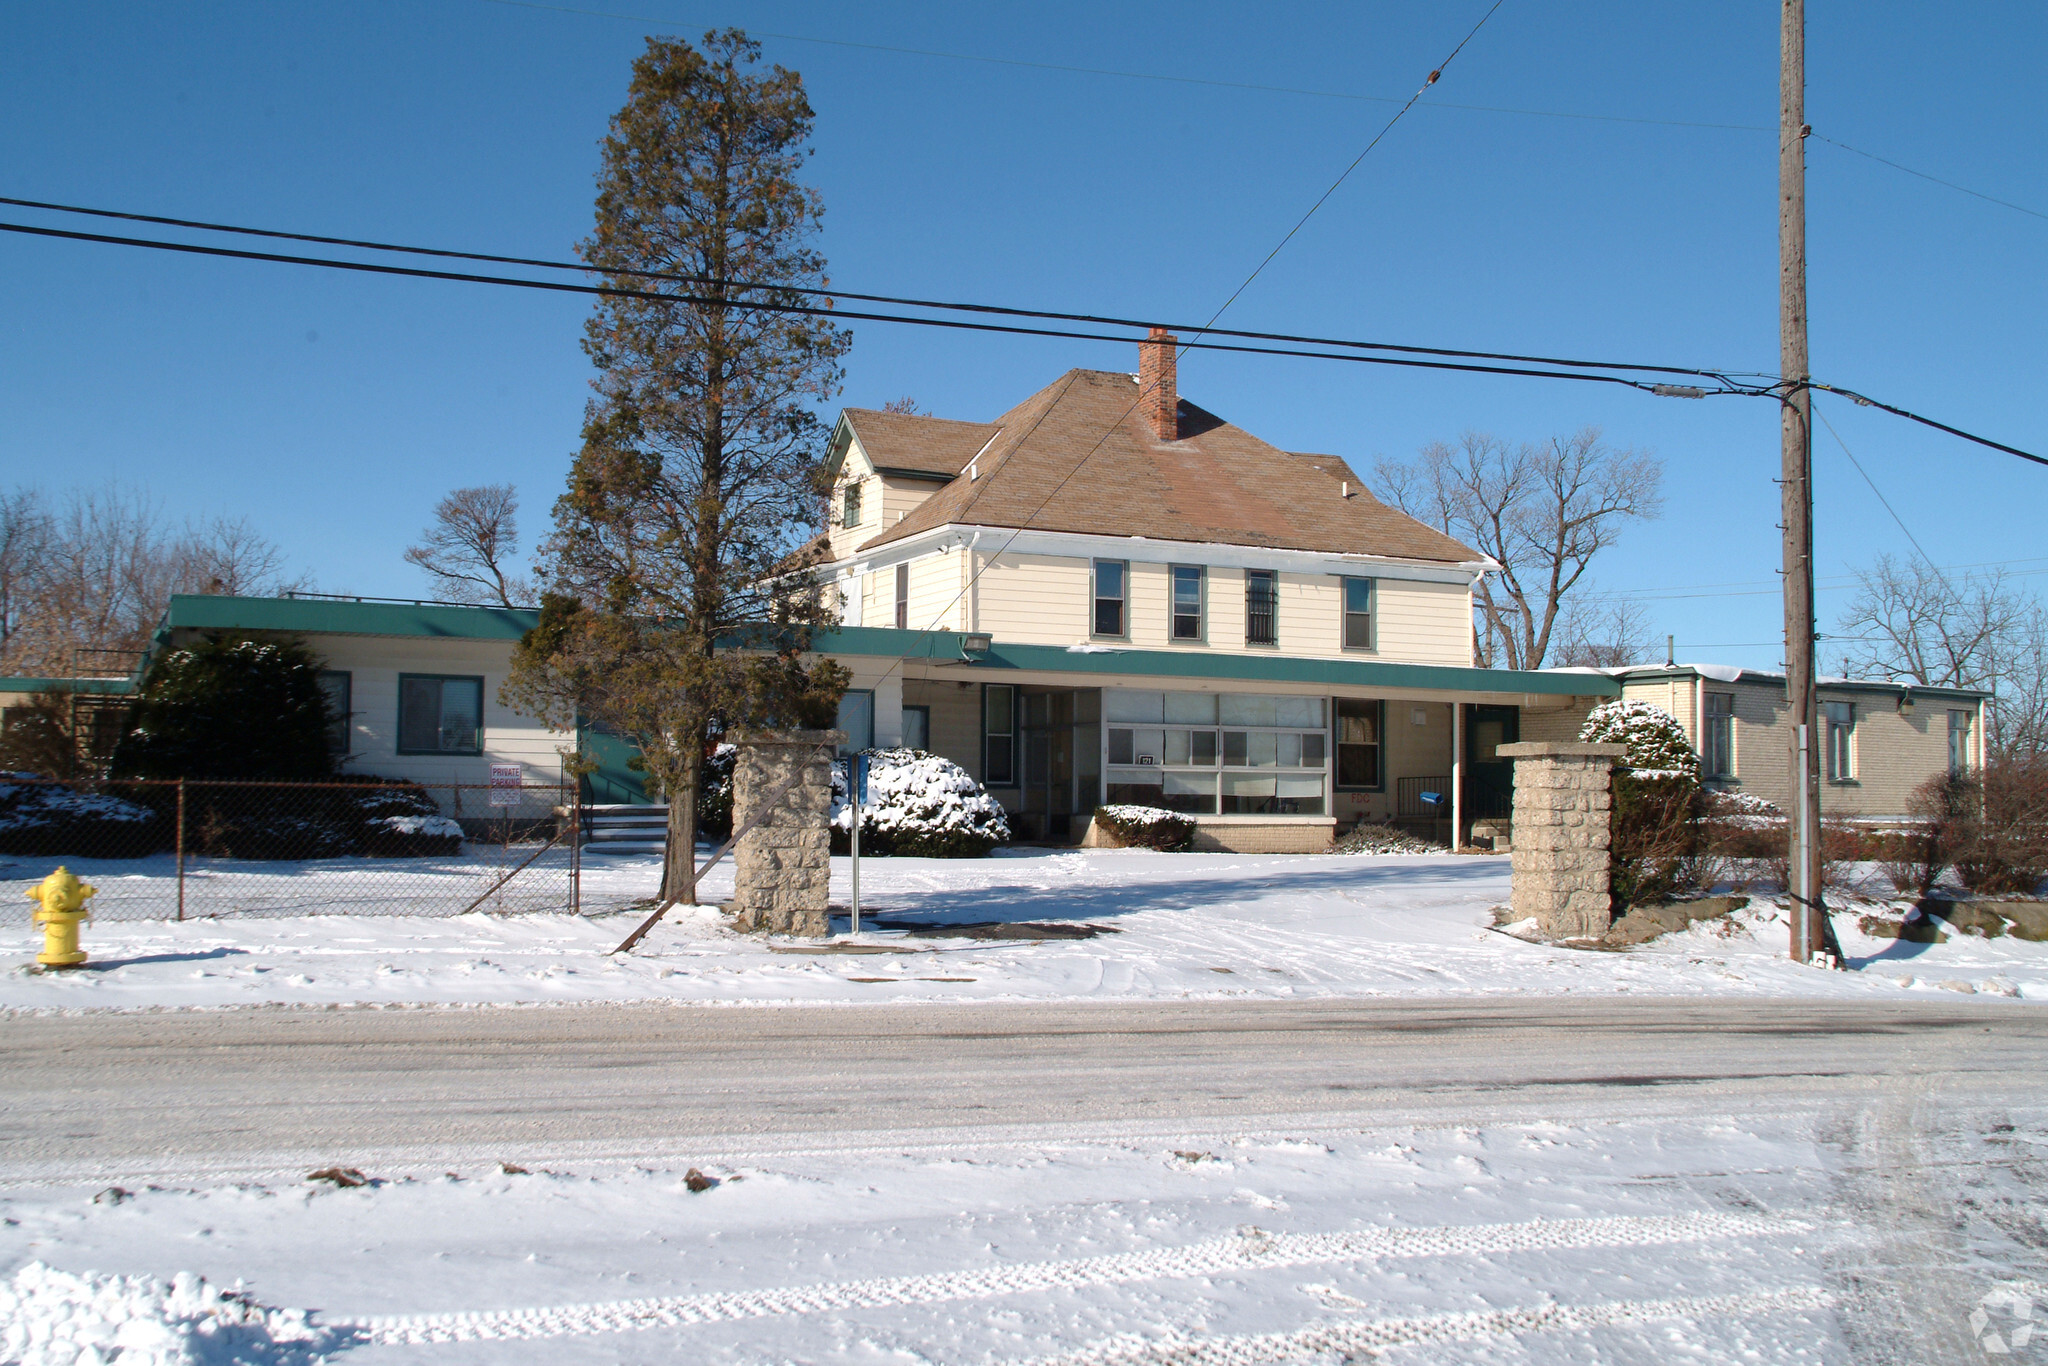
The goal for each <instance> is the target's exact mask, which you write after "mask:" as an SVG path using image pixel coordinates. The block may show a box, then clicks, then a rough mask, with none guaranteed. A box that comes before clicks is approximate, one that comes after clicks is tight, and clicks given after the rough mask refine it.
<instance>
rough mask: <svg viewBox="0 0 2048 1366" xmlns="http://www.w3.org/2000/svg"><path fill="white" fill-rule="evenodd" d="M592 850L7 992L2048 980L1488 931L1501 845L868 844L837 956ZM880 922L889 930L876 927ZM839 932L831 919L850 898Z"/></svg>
mask: <svg viewBox="0 0 2048 1366" xmlns="http://www.w3.org/2000/svg"><path fill="white" fill-rule="evenodd" d="M586 867H587V871H586V874H585V889H584V901H585V905H586V906H587V907H591V908H600V910H601V913H599V914H595V915H591V916H587V917H583V918H577V917H571V916H567V915H545V914H530V915H509V916H499V915H486V914H473V915H469V916H463V917H457V918H451V919H431V918H421V917H410V916H392V915H341V914H331V915H300V916H293V917H284V918H250V919H243V918H236V917H218V918H201V919H193V920H187V921H185V922H183V923H169V922H164V921H144V922H121V921H99V922H96V923H94V924H91V925H89V926H88V927H87V928H86V935H85V946H86V948H87V950H88V951H89V952H90V953H91V954H92V956H93V957H92V962H91V963H90V964H89V965H88V966H87V967H85V968H83V969H80V970H76V971H72V972H65V973H47V974H37V973H32V972H30V971H28V964H29V962H30V960H31V958H32V956H33V953H34V950H35V948H36V945H37V937H36V934H35V932H34V931H33V930H32V929H31V927H30V926H29V925H28V924H27V923H26V919H25V918H23V919H22V920H21V921H20V922H18V923H17V924H14V925H11V926H9V927H8V928H7V929H6V930H5V931H4V932H5V933H7V934H9V935H10V936H11V937H12V939H13V943H14V952H13V953H12V955H11V957H12V959H13V963H12V966H11V967H10V968H9V969H8V970H7V971H6V972H5V974H4V975H0V1009H6V1008H12V1009H28V1010H41V1009H59V1010H67V1009H105V1008H116V1009H137V1008H152V1007H172V1008H176V1007H218V1006H233V1005H256V1004H272V1003H274V1004H315V1005H325V1004H335V1003H352V1002H364V1003H390V1004H399V1003H439V1004H477V1005H483V1004H526V1003H556V1002H577V1001H640V1000H670V1001H675V1002H678V1003H708V1004H724V1005H778V1004H786V1003H858V1002H869V1001H906V1000H909V1001H915V1000H935V1001H961V1000H975V999H1001V1000H1045V1001H1072V1000H1086V999H1172V1000H1179V999H1202V998H1228V997H1245V996H1261V997H1371V996H1400V995H1409V996H1459V995H1500V994H1529V993H1554V992H1591V993H1602V992H1627V993H1637V994H1645V995H1703V994H1715V995H1757V996H1765V995H1798V996H1833V997H1858V996H1868V995H1872V994H1875V995H1879V996H1890V997H1894V998H1897V997H1899V996H1901V994H1902V993H1930V994H1931V993H1937V992H1943V991H1951V992H1965V991H1967V992H1972V993H1980V994H1985V995H1992V996H1999V997H2010V998H2014V999H2016V1000H2019V1001H2026V1000H2044V999H2048V944H2043V943H2029V942H2026V941H2023V940H2018V939H2014V938H2009V937H2008V938H1999V939H1981V938H1976V937H1973V936H1964V935H1956V936H1954V937H1952V938H1951V939H1950V940H1949V942H1947V943H1944V944H1914V943H1907V942H1894V941H1893V940H1890V939H1872V938H1869V937H1866V936H1864V935H1862V934H1861V933H1860V932H1859V931H1858V929H1857V926H1856V920H1857V917H1856V916H1855V915H1854V914H1844V915H1838V916H1836V918H1835V924H1836V928H1837V931H1838V932H1839V933H1840V934H1841V936H1842V938H1843V941H1844V948H1845V949H1846V951H1847V952H1848V954H1849V956H1850V962H1851V966H1852V968H1853V969H1854V970H1853V971H1850V972H1829V971H1823V970H1819V969H1813V968H1801V967H1795V966H1793V965H1792V964H1790V963H1789V962H1787V961H1786V960H1785V956H1784V955H1785V939H1786V931H1785V924H1784V918H1783V912H1782V910H1780V909H1779V908H1777V907H1775V906H1773V905H1771V904H1770V903H1768V902H1767V901H1759V902H1757V903H1755V904H1753V905H1752V907H1751V908H1750V909H1748V910H1745V911H1741V912H1738V913H1737V914H1736V915H1735V916H1734V917H1733V918H1732V919H1731V920H1730V921H1728V922H1725V923H1723V922H1710V923H1707V924H1702V925H1698V926H1695V927H1694V928H1693V929H1692V930H1690V931H1689V932H1687V933H1684V934H1678V935H1669V936H1666V937H1664V938H1662V939H1658V940H1656V941H1654V942H1652V943H1649V944H1646V945H1643V946H1641V947H1639V948H1636V949H1633V950H1629V951H1627V952H1597V951H1581V950H1571V949H1561V948H1551V947H1546V946H1542V945H1535V944H1528V943H1524V942H1522V941H1520V940H1518V939H1515V938H1513V937H1512V936H1509V935H1506V934H1503V933H1501V932H1500V931H1498V930H1496V929H1494V928H1492V926H1493V919H1494V917H1493V915H1492V910H1493V908H1494V907H1496V906H1498V905H1500V904H1501V903H1503V902H1505V901H1506V900H1507V897H1508V889H1509V888H1508V884H1509V877H1508V860H1507V859H1506V858H1503V857H1497V856H1471V857H1465V856H1458V857H1453V856H1448V855H1437V856H1395V855H1388V856H1300V855H1291V856H1251V855H1230V854H1158V853H1152V852H1149V851H1142V850H1087V851H1074V852H1059V851H1050V850H1006V851H1002V852H1001V853H999V854H998V855H997V856H996V857H993V858H989V859H968V860H957V861H952V860H928V859H867V860H864V861H863V863H862V868H861V891H862V902H863V910H864V912H865V914H866V916H867V917H868V924H867V925H866V926H864V930H865V933H863V934H862V935H861V936H860V937H859V938H858V939H857V940H846V939H845V937H844V936H842V942H841V943H840V944H839V945H837V946H836V947H837V949H838V950H839V951H833V952H821V951H819V949H820V946H818V945H815V944H804V943H798V942H765V941H762V940H758V939H748V938H744V937H740V936H736V935H734V934H732V933H730V932H729V931H727V930H726V929H725V928H724V926H723V924H722V923H721V921H720V918H719V916H718V915H717V913H716V912H715V911H712V910H710V909H708V908H699V909H695V910H688V909H686V910H682V911H678V912H674V913H672V914H671V915H670V917H669V919H668V920H667V921H666V922H665V923H664V924H663V925H661V926H660V927H658V928H657V929H656V930H655V931H654V932H653V933H652V934H651V935H650V936H648V938H647V939H646V940H645V941H644V942H643V943H642V944H641V945H640V946H639V947H638V948H637V949H636V950H635V951H634V952H633V953H632V954H631V955H629V956H613V955H612V954H611V953H610V952H609V951H610V950H611V949H612V948H613V947H614V946H616V945H617V943H618V942H619V941H620V940H621V939H622V938H624V937H625V934H626V932H627V931H628V930H629V929H630V928H631V927H632V925H633V924H635V923H637V920H638V918H639V916H638V913H636V912H633V911H631V910H628V909H624V908H626V907H628V906H630V905H631V903H632V902H634V901H635V900H636V899H638V898H645V897H648V896H651V895H652V893H653V892H654V890H655V887H656V881H657V875H658V869H657V867H656V860H654V859H652V858H615V859H610V860H600V859H598V858H595V857H593V858H591V859H589V860H588V862H587V865H586ZM31 871H32V870H31ZM75 871H78V872H79V873H80V874H81V875H82V876H84V877H85V878H86V879H87V880H88V881H92V882H94V883H96V884H100V885H109V884H113V883H115V882H116V881H117V880H118V879H119V878H120V877H121V876H124V875H126V876H131V877H132V876H136V875H137V871H136V870H135V869H134V868H133V866H132V865H123V864H119V863H107V864H105V865H100V864H95V863H93V862H91V861H81V862H80V863H79V865H78V867H77V868H76V870H75ZM847 872H848V869H847V864H846V860H844V859H835V860H834V861H833V876H834V883H835V885H834V895H835V899H837V900H838V901H840V902H842V903H843V902H844V901H845V899H846V892H847V885H846V884H847ZM0 873H5V874H6V876H8V877H9V878H14V877H16V876H17V875H18V871H10V870H0ZM730 877H731V874H730V870H729V866H727V867H722V868H721V869H720V870H719V871H718V872H716V873H714V874H713V876H712V878H711V879H710V880H709V882H708V883H707V886H706V894H707V895H708V896H709V897H711V898H713V899H716V898H718V897H720V896H722V895H724V894H726V893H727V892H728V891H729V889H730ZM8 891H11V888H9V887H5V886H0V893H4V892H8ZM602 908H614V909H602ZM1866 909H1868V908H1866ZM877 919H880V920H881V921H883V922H884V923H885V924H886V925H888V926H890V928H884V929H880V930H877V929H876V928H874V922H875V921H876V920H877ZM989 921H1009V922H1019V921H1022V922H1033V923H1052V924H1068V925H1073V924H1085V925H1093V926H1098V927H1100V928H1101V930H1102V933H1099V934H1098V935H1096V936H1095V937H1094V938H1088V939H1049V940H1041V941H1029V940H1014V939H1006V940H975V939H968V938H935V937H928V936H926V935H924V934H922V933H920V929H919V927H932V926H939V925H944V924H949V923H951V924H960V923H971V922H989ZM902 926H910V927H911V928H901V927H902ZM838 928H840V929H841V930H844V929H845V928H846V926H845V920H844V917H841V919H840V920H839V922H838ZM848 949H851V950H854V951H850V952H849V951H845V950H848Z"/></svg>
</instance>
